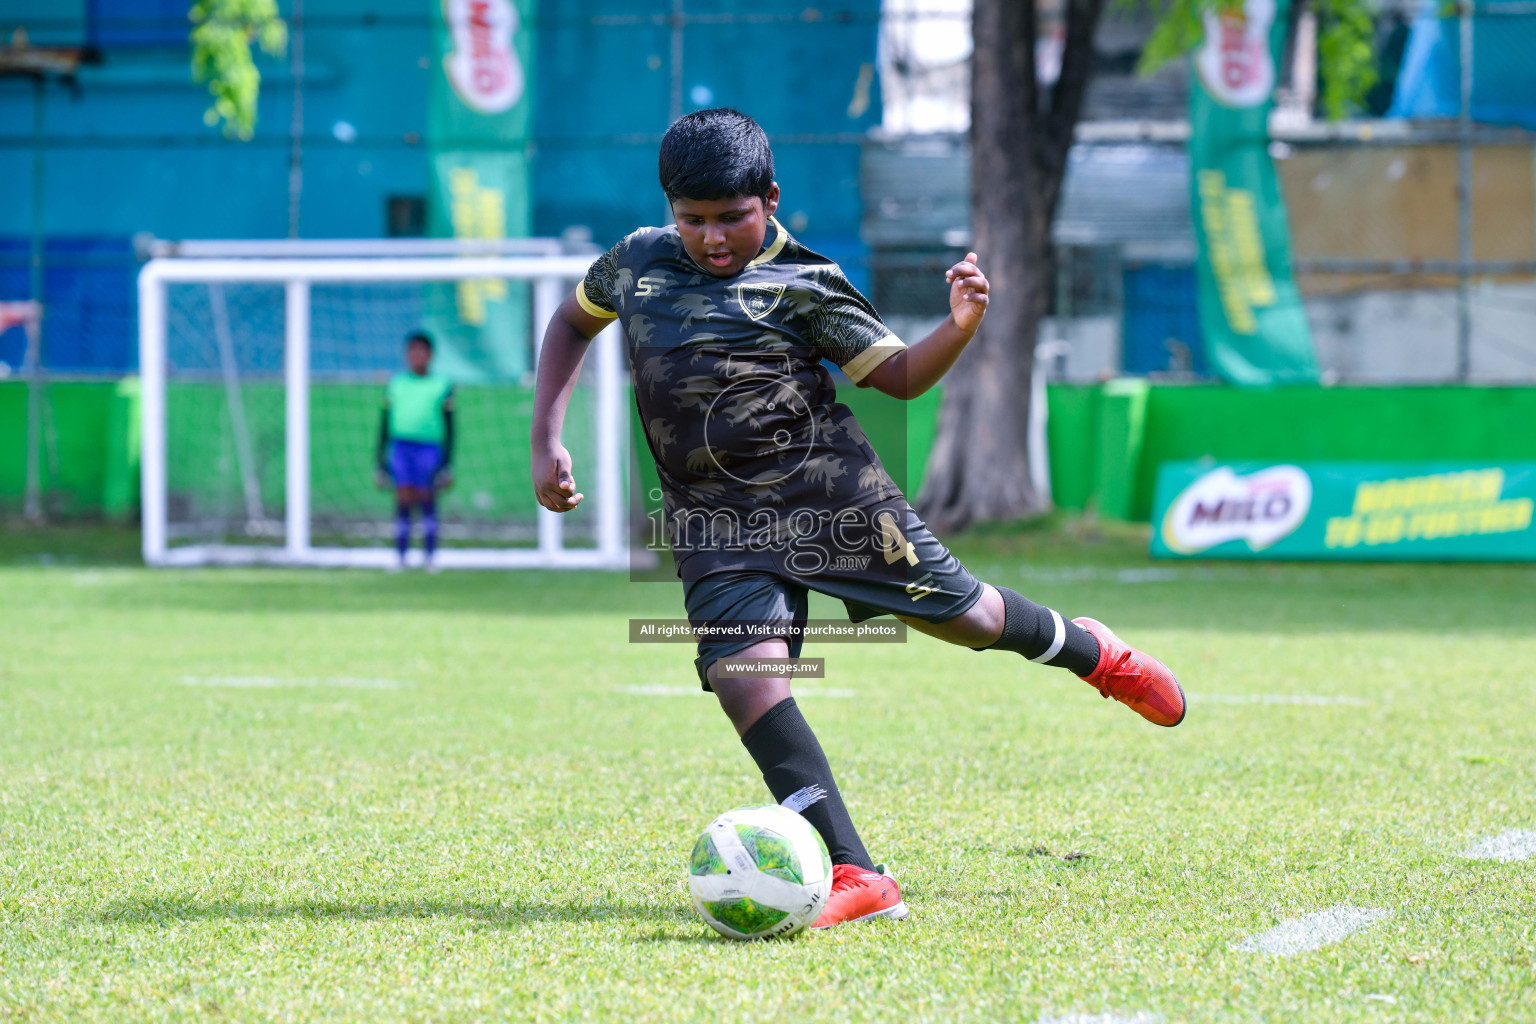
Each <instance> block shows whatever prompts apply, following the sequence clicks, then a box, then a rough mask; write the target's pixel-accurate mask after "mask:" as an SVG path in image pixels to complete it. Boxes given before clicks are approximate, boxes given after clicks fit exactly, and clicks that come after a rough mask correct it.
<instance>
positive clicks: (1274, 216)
mask: <svg viewBox="0 0 1536 1024" xmlns="http://www.w3.org/2000/svg"><path fill="white" fill-rule="evenodd" d="M1289 3H1290V0H1246V2H1245V3H1244V5H1243V7H1242V8H1241V9H1240V10H1233V11H1229V12H1224V13H1216V12H1210V13H1207V14H1206V15H1205V38H1204V41H1203V42H1202V43H1201V44H1200V47H1199V48H1198V49H1197V50H1195V52H1194V55H1193V57H1192V58H1191V63H1192V65H1193V71H1194V74H1193V75H1191V76H1190V78H1191V81H1190V87H1189V124H1190V138H1189V156H1190V172H1191V182H1190V185H1191V190H1192V192H1193V200H1192V206H1191V209H1192V210H1193V211H1194V220H1195V238H1196V239H1197V242H1198V250H1199V255H1198V261H1197V265H1196V278H1197V280H1198V282H1199V304H1200V330H1201V333H1202V334H1203V335H1204V337H1205V347H1206V354H1207V356H1208V357H1209V362H1210V364H1211V365H1212V366H1214V367H1215V368H1216V370H1217V371H1218V372H1219V373H1220V374H1221V375H1222V376H1223V377H1225V378H1227V379H1228V380H1230V381H1232V382H1234V383H1237V384H1276V383H1287V382H1293V381H1296V382H1300V381H1312V380H1316V379H1317V357H1316V355H1315V354H1314V353H1313V350H1312V334H1311V332H1310V330H1308V328H1307V317H1306V312H1305V310H1304V309H1303V308H1302V305H1301V295H1300V293H1299V292H1298V291H1297V290H1296V280H1295V278H1294V277H1293V276H1292V274H1291V235H1290V228H1289V225H1288V224H1287V223H1286V213H1285V200H1284V198H1283V197H1282V196H1281V195H1280V181H1279V176H1278V175H1277V174H1276V173H1275V165H1274V162H1273V161H1272V160H1271V159H1270V155H1269V112H1270V108H1271V107H1272V106H1273V105H1274V94H1275V81H1276V67H1277V65H1278V62H1279V57H1280V53H1281V49H1282V47H1283V46H1284V44H1285V29H1286V25H1287V21H1288V19H1287V18H1286V8H1287V7H1288V6H1289Z"/></svg>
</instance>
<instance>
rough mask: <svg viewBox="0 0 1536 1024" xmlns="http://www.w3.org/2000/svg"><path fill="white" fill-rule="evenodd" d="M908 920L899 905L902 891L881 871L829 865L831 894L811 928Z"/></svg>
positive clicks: (902, 904) (849, 865) (847, 865)
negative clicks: (830, 869) (879, 919)
mask: <svg viewBox="0 0 1536 1024" xmlns="http://www.w3.org/2000/svg"><path fill="white" fill-rule="evenodd" d="M906 916H907V905H906V904H905V903H903V902H902V901H901V887H900V886H898V885H897V884H896V879H894V878H892V877H891V876H890V875H887V874H886V873H885V872H884V871H881V870H879V869H876V870H874V871H865V870H864V869H863V868H861V867H859V866H858V865H857V864H833V865H832V894H831V895H830V896H828V897H827V905H826V906H825V907H823V908H822V910H821V916H820V917H818V918H817V919H816V923H815V924H813V925H811V927H812V928H831V927H832V926H833V925H838V924H846V923H848V922H849V921H872V920H874V919H875V918H877V917H888V918H890V919H892V920H893V921H900V920H901V919H902V918H904V917H906Z"/></svg>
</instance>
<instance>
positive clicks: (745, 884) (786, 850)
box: [688, 804, 832, 939]
mask: <svg viewBox="0 0 1536 1024" xmlns="http://www.w3.org/2000/svg"><path fill="white" fill-rule="evenodd" d="M688 888H689V889H690V890H692V892H693V904H694V906H696V907H698V908H699V914H700V915H701V916H702V917H703V918H704V923H705V924H708V925H709V926H710V927H711V928H713V929H714V930H715V931H717V932H719V933H720V934H721V935H724V936H725V937H726V938H728V939H766V938H769V937H771V936H788V935H793V934H794V933H795V932H797V931H799V930H800V929H802V928H804V927H805V926H806V925H808V924H810V923H811V922H812V921H815V920H816V918H817V916H819V915H820V914H821V908H822V907H824V906H825V905H826V902H827V896H828V895H829V894H830V893H831V891H832V858H831V857H829V856H828V855H827V844H826V843H824V842H822V839H821V835H820V833H818V832H817V831H816V829H815V828H813V827H812V826H811V823H810V822H808V821H806V820H805V819H804V818H802V817H801V816H800V815H799V814H797V813H796V812H794V811H792V810H790V809H789V808H787V807H781V806H779V805H778V804H768V805H766V806H763V807H742V808H740V809H738V810H734V811H727V812H726V813H725V814H722V815H720V817H718V818H716V819H715V820H714V821H712V822H710V823H709V827H708V828H706V829H705V830H704V834H703V835H701V836H699V839H698V842H696V843H694V844H693V856H691V857H690V858H689V859H688Z"/></svg>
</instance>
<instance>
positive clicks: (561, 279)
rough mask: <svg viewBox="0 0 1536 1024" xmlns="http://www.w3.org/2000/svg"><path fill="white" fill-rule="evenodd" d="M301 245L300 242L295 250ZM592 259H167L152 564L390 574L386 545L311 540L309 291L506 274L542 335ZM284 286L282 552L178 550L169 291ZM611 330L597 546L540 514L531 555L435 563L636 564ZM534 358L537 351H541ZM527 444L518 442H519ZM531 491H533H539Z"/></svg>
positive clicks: (150, 317) (154, 313) (148, 558)
mask: <svg viewBox="0 0 1536 1024" xmlns="http://www.w3.org/2000/svg"><path fill="white" fill-rule="evenodd" d="M288 244H289V245H292V244H293V243H288ZM593 258H594V257H593V256H590V255H534V256H479V257H477V256H449V255H442V256H384V255H382V254H381V255H380V256H379V257H378V258H359V257H355V256H354V257H335V258H332V257H325V258H311V257H287V256H274V257H255V258H245V259H231V258H196V257H183V256H174V257H156V258H154V259H151V260H149V261H148V262H147V263H145V265H144V267H143V269H142V270H141V271H140V272H139V282H138V288H139V373H140V378H141V389H142V392H141V393H142V398H141V403H142V410H143V412H142V420H141V426H142V435H141V441H140V465H141V502H142V521H143V554H144V561H145V563H146V564H148V565H151V566H195V565H285V566H322V567H334V568H348V567H350V568H387V567H389V566H391V565H393V564H395V562H396V561H397V559H398V556H397V555H396V553H395V551H394V549H393V548H387V547H314V546H312V545H311V544H310V487H309V485H310V476H309V454H310V437H309V369H310V330H309V314H310V301H309V293H310V286H311V285H312V284H315V283H347V284H369V283H379V282H415V281H423V282H425V281H461V280H466V279H484V278H502V279H506V280H520V281H530V282H532V292H533V323H534V326H535V330H536V331H539V330H542V327H543V325H544V324H546V323H548V322H549V319H550V318H551V317H552V316H554V315H555V311H556V310H557V309H558V308H559V305H560V302H561V299H562V298H563V296H564V292H565V289H566V288H568V287H570V285H571V283H572V282H574V281H579V280H580V279H581V278H582V277H584V276H585V275H586V272H587V268H588V267H590V266H591V264H592V261H593ZM173 283H180V284H221V283H224V284H228V283H240V284H249V283H280V284H282V285H283V288H284V294H285V303H284V325H283V337H284V345H283V377H284V385H285V386H284V396H285V398H284V405H285V411H284V416H285V431H284V449H285V457H286V464H285V467H284V470H285V479H286V491H287V493H286V499H285V508H284V514H285V522H284V527H285V529H284V541H285V543H284V544H283V546H282V547H276V546H270V545H268V546H262V545H254V544H253V545H242V544H195V545H187V546H185V547H174V548H173V547H170V546H169V544H168V530H167V497H168V495H167V467H166V404H165V403H166V371H167V364H166V357H167V352H166V340H167V339H166V325H167V309H166V286H167V285H168V284H173ZM621 345H622V341H621V340H620V334H619V330H618V328H617V327H616V326H609V327H608V328H607V329H605V330H604V331H603V332H602V333H601V334H599V335H598V336H597V337H596V338H594V339H593V341H592V346H591V348H590V349H589V350H588V358H589V359H591V360H592V366H591V368H592V372H593V387H594V390H595V396H594V397H595V401H594V403H593V407H594V416H595V420H596V422H595V424H594V426H595V428H596V438H595V442H596V465H595V466H593V467H592V469H591V472H592V474H593V476H592V480H593V486H591V487H587V488H584V491H585V492H586V494H587V499H586V500H585V501H584V502H582V508H583V509H584V510H588V514H591V515H595V517H596V523H595V526H596V536H597V546H596V547H595V548H590V547H587V548H574V547H567V546H566V545H565V543H564V531H563V523H562V521H561V514H560V513H558V512H551V511H549V510H548V509H544V508H540V509H539V510H538V545H537V547H531V548H483V547H481V548H460V547H443V548H439V549H438V552H437V557H436V559H435V561H436V562H437V564H438V565H440V566H442V567H444V568H454V569H614V570H618V569H627V568H629V543H628V531H627V530H626V528H625V517H626V513H627V503H626V501H625V494H624V486H623V476H624V474H623V462H624V459H625V453H626V451H627V448H628V434H629V419H628V416H627V410H626V408H625V405H626V402H625V395H624V379H623V365H622V363H623V352H622V349H621ZM534 354H535V358H537V354H538V345H537V344H536V345H535V346H534ZM519 440H522V439H518V438H511V439H509V441H511V442H512V443H517V442H518V441H519ZM530 486H531V485H530Z"/></svg>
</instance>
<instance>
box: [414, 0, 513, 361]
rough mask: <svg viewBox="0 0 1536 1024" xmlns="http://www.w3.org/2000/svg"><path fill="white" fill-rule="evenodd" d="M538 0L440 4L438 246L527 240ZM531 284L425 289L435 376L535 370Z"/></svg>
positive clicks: (435, 170) (434, 167)
mask: <svg viewBox="0 0 1536 1024" xmlns="http://www.w3.org/2000/svg"><path fill="white" fill-rule="evenodd" d="M535 2H536V0H441V2H440V5H439V6H438V15H439V16H438V19H437V31H436V39H437V54H438V61H437V65H436V68H435V74H434V75H433V76H432V95H431V109H430V112H429V115H428V120H427V144H428V151H429V153H430V172H431V178H432V181H431V188H430V193H429V201H428V209H427V229H428V232H429V233H430V234H432V235H433V236H434V237H438V238H463V239H480V238H484V239H499V238H517V237H523V236H526V235H527V234H528V233H529V230H530V227H531V223H532V179H531V176H530V172H529V167H528V146H529V133H528V125H529V121H530V116H531V99H530V96H529V87H530V85H531V84H532V75H531V70H530V62H529V61H530V57H531V56H532V52H533V46H532V39H531V37H530V33H529V31H528V29H527V28H526V27H525V26H527V25H528V24H529V23H530V19H531V18H532V16H533V13H534V4H535ZM528 316H529V307H528V286H527V285H526V284H523V283H518V282H508V281H503V280H499V279H497V280H471V281H461V282H458V283H457V284H452V285H429V286H428V287H427V315H426V320H427V324H426V326H427V328H428V329H429V330H431V331H432V332H433V334H434V335H435V336H436V337H437V339H438V341H439V357H440V358H439V361H438V365H437V367H436V369H437V370H438V372H440V373H444V374H447V375H448V376H450V377H452V378H453V379H455V380H459V381H473V380H497V379H501V380H505V379H518V378H521V377H522V376H523V375H524V374H525V373H527V372H528V369H529V359H528V352H529V344H528V341H529V337H528V334H529V322H528Z"/></svg>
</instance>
